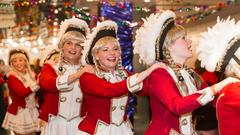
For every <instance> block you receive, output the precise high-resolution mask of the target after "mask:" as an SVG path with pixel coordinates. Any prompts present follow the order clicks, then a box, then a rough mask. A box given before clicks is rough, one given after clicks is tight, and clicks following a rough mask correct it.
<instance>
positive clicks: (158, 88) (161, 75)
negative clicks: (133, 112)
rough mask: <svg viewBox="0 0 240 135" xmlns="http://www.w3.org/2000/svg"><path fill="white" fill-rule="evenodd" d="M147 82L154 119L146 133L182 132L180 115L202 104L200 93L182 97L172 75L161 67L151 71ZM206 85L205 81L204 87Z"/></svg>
mask: <svg viewBox="0 0 240 135" xmlns="http://www.w3.org/2000/svg"><path fill="white" fill-rule="evenodd" d="M147 83H148V84H145V85H147V87H148V92H149V97H150V105H151V112H152V119H151V123H150V125H149V127H148V129H147V130H146V132H145V135H169V133H170V131H171V129H174V130H175V131H177V132H180V131H179V130H180V129H179V118H180V115H182V114H185V113H188V112H192V111H193V110H195V109H196V108H198V107H200V106H201V105H200V103H199V102H198V101H197V98H198V97H199V96H200V94H192V95H189V96H185V97H182V96H181V94H180V93H179V89H178V88H177V86H176V83H175V81H174V80H173V78H172V76H171V75H170V74H169V73H168V72H167V71H166V70H165V69H161V68H159V69H156V70H154V71H153V72H152V73H151V75H150V76H149V78H148V82H147ZM206 86H207V85H206V84H205V83H204V84H203V85H202V88H203V87H206Z"/></svg>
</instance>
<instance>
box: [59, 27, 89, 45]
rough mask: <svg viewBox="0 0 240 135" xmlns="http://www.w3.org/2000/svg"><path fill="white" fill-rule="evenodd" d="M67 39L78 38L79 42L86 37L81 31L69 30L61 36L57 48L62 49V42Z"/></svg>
mask: <svg viewBox="0 0 240 135" xmlns="http://www.w3.org/2000/svg"><path fill="white" fill-rule="evenodd" d="M68 40H79V41H81V42H84V40H86V37H85V36H84V35H83V34H82V33H81V32H78V31H69V32H67V33H65V34H64V35H63V36H62V37H61V39H60V42H59V45H58V48H59V49H62V47H63V45H64V43H65V42H66V41H68Z"/></svg>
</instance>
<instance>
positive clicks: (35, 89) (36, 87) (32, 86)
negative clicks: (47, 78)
mask: <svg viewBox="0 0 240 135" xmlns="http://www.w3.org/2000/svg"><path fill="white" fill-rule="evenodd" d="M39 88H40V87H39V85H38V84H37V83H33V84H32V85H31V86H30V89H31V90H32V92H36V91H38V90H39Z"/></svg>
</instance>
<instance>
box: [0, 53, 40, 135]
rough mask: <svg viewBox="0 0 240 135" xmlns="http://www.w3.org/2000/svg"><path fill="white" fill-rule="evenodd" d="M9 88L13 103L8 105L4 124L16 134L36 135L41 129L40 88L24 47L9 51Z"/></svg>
mask: <svg viewBox="0 0 240 135" xmlns="http://www.w3.org/2000/svg"><path fill="white" fill-rule="evenodd" d="M9 65H10V67H11V71H10V72H9V73H8V80H7V84H8V89H9V91H10V96H11V98H12V103H11V104H10V105H9V107H8V111H7V113H6V116H5V119H4V122H3V124H2V126H3V127H4V128H6V129H10V130H12V131H13V132H14V133H15V134H16V135H34V134H35V133H36V131H38V130H39V127H38V110H37V106H36V102H35V93H36V91H37V90H38V89H39V86H38V83H37V80H36V79H35V77H36V76H35V74H34V72H33V71H32V70H31V68H30V64H29V58H28V55H27V53H26V52H25V51H24V50H22V49H13V50H11V51H10V52H9Z"/></svg>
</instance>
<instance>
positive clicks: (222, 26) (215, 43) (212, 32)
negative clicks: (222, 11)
mask: <svg viewBox="0 0 240 135" xmlns="http://www.w3.org/2000/svg"><path fill="white" fill-rule="evenodd" d="M201 35H202V37H201V39H200V43H199V46H198V47H197V52H198V53H199V55H198V59H199V60H200V61H201V65H202V67H204V68H206V69H207V70H208V71H210V72H214V71H217V72H219V73H221V75H220V76H221V79H223V78H226V77H228V76H232V77H236V78H240V60H239V59H240V49H239V47H240V21H238V22H235V20H234V19H230V18H228V19H227V20H219V19H218V21H217V24H215V25H214V26H212V27H211V28H208V31H207V32H204V33H202V34H201ZM222 77H223V78H222ZM216 112H217V120H218V124H219V133H220V135H236V134H239V133H240V128H239V126H238V125H239V124H240V116H239V114H240V83H234V84H230V85H228V86H226V87H224V88H223V89H222V90H221V91H220V93H219V96H218V99H217V102H216Z"/></svg>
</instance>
